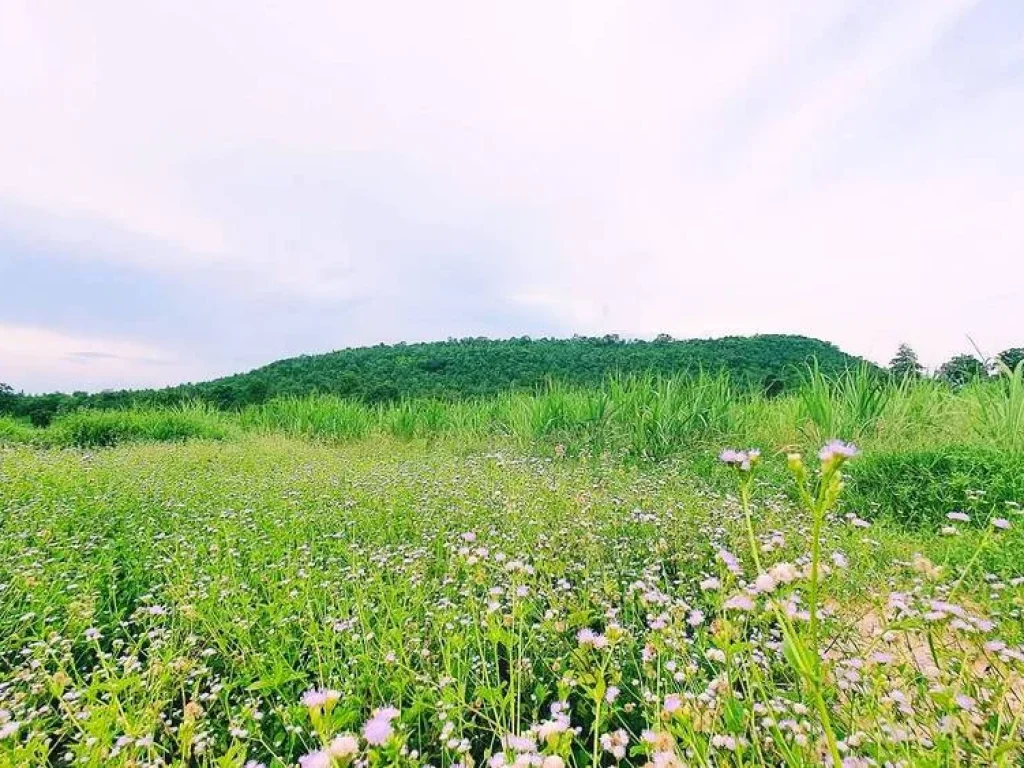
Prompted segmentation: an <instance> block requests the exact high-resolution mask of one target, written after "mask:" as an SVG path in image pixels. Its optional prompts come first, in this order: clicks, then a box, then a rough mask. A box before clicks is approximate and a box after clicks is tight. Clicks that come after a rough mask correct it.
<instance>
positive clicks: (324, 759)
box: [299, 749, 331, 768]
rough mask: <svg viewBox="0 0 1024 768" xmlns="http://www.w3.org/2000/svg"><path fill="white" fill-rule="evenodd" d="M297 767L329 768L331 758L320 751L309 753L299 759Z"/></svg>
mask: <svg viewBox="0 0 1024 768" xmlns="http://www.w3.org/2000/svg"><path fill="white" fill-rule="evenodd" d="M299 765H300V766H302V768H331V756H330V755H329V754H327V753H326V752H324V751H323V750H322V749H318V750H317V751H316V752H310V753H309V754H308V755H303V756H302V757H300V758H299Z"/></svg>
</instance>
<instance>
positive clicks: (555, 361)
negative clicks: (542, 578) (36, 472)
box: [0, 335, 863, 424]
mask: <svg viewBox="0 0 1024 768" xmlns="http://www.w3.org/2000/svg"><path fill="white" fill-rule="evenodd" d="M812 360H817V361H818V364H819V365H820V367H821V369H822V370H823V371H825V372H836V371H839V370H842V369H844V368H847V367H849V366H850V365H855V364H859V363H861V362H863V361H862V360H860V358H856V357H853V356H851V355H848V354H846V353H844V352H842V351H841V350H840V349H839V348H837V347H836V346H835V345H833V344H829V343H827V342H824V341H820V340H818V339H810V338H806V337H803V336H784V335H762V336H751V337H739V336H733V337H726V338H720V339H690V340H687V341H676V340H673V339H671V338H669V337H664V336H663V337H659V338H658V339H656V340H655V341H624V340H622V339H620V338H618V337H617V336H604V337H601V338H583V337H574V338H572V339H529V338H516V339H506V340H492V339H458V340H450V341H441V342H429V343H423V344H394V345H383V344H381V345H378V346H374V347H362V348H357V349H345V350H341V351H338V352H331V353H328V354H323V355H303V356H301V357H294V358H290V359H287V360H279V361H277V362H275V363H271V364H270V365H267V366H264V367H263V368H257V369H256V370H254V371H249V372H248V373H241V374H237V375H234V376H227V377H225V378H221V379H214V380H212V381H206V382H200V383H196V384H183V385H180V386H176V387H168V388H166V389H159V390H122V391H109V392H101V393H97V394H92V395H85V394H75V395H64V394H51V395H39V396H31V397H27V396H13V397H10V396H9V397H7V398H6V400H5V401H3V402H0V411H6V412H8V413H11V414H13V415H15V416H22V417H28V418H30V419H31V420H32V421H33V422H35V423H37V424H45V423H47V422H48V421H49V420H50V418H52V416H53V415H54V414H56V413H58V412H63V411H68V410H75V409H77V408H81V407H93V408H118V407H123V406H126V405H130V404H133V403H135V404H139V403H141V404H150V405H173V404H176V403H180V402H183V401H186V400H202V401H205V402H208V403H211V404H213V405H216V406H217V407H219V408H238V407H242V406H245V405H250V404H253V403H260V402H264V401H266V400H269V399H272V398H274V397H281V396H290V395H308V394H314V393H330V394H336V395H341V396H343V397H351V398H354V399H358V400H361V401H363V402H368V403H374V402H386V401H390V400H396V399H400V398H405V397H438V398H446V399H450V398H464V397H473V396H477V395H487V394H493V393H495V392H500V391H504V390H508V389H531V388H536V387H538V386H542V385H543V384H544V383H545V382H546V381H547V380H549V379H553V380H557V381H561V382H565V383H570V384H583V385H587V384H598V383H600V382H602V381H603V380H604V379H606V378H607V377H608V376H610V375H614V374H636V373H655V374H679V373H686V372H697V371H699V370H704V371H708V372H715V371H725V372H727V373H729V375H730V376H732V377H733V379H734V380H736V381H737V382H738V383H741V384H743V385H746V386H752V387H758V388H766V389H768V390H770V391H781V390H783V389H786V388H788V387H789V386H791V385H792V384H793V383H794V382H795V381H797V380H798V379H799V377H801V376H802V374H803V372H804V370H805V367H806V365H807V363H809V362H810V361H812Z"/></svg>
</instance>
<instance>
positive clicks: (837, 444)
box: [818, 440, 860, 463]
mask: <svg viewBox="0 0 1024 768" xmlns="http://www.w3.org/2000/svg"><path fill="white" fill-rule="evenodd" d="M858 453H860V451H858V450H857V446H855V445H854V444H853V443H844V442H843V441H842V440H829V441H828V442H827V443H825V445H824V446H823V447H822V449H821V450H820V451H818V458H819V459H821V461H822V462H823V463H829V462H832V461H837V460H838V461H845V460H846V459H852V458H853V457H854V456H856V455H857V454H858Z"/></svg>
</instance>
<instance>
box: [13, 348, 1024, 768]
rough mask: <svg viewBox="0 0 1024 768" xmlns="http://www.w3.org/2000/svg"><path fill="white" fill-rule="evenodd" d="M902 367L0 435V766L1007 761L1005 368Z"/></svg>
mask: <svg viewBox="0 0 1024 768" xmlns="http://www.w3.org/2000/svg"><path fill="white" fill-rule="evenodd" d="M903 360H904V365H903V367H904V370H903V372H902V373H901V374H900V375H898V376H896V375H889V376H880V375H879V373H878V371H877V369H875V368H873V367H871V366H868V365H858V366H853V367H849V366H846V367H842V368H840V369H839V370H838V371H836V370H829V369H827V368H825V367H824V366H822V365H821V364H820V363H819V362H818V361H817V360H815V361H813V362H812V363H811V364H810V365H807V366H804V367H803V368H802V369H800V370H798V371H794V372H793V378H792V379H791V380H790V383H789V384H788V385H787V387H786V388H785V389H784V390H783V391H781V392H776V391H769V392H766V391H765V389H764V388H763V387H761V386H754V387H751V386H749V382H747V381H744V380H743V379H742V378H736V377H734V376H730V375H729V374H727V373H725V372H701V371H697V372H692V371H689V372H684V373H678V374H676V375H670V376H667V375H657V374H651V373H644V374H638V375H623V374H619V375H610V376H607V377H605V378H603V379H600V380H599V382H598V384H596V385H595V384H589V383H588V384H573V383H567V382H561V381H558V380H552V381H548V382H546V383H544V384H543V385H542V386H540V387H539V388H536V389H534V390H532V391H531V389H530V388H524V389H519V390H509V391H505V392H500V393H497V394H481V395H476V396H470V397H462V398H453V397H446V396H434V397H406V398H401V399H399V400H396V401H389V402H364V401H362V400H360V399H357V398H352V397H342V396H339V395H337V394H317V395H305V396H301V397H298V396H295V397H291V396H283V397H275V398H273V399H270V400H268V401H267V402H263V403H254V404H249V405H245V406H243V407H240V408H235V409H222V408H218V407H216V406H215V405H214V404H210V403H204V402H202V401H190V402H187V403H183V404H174V405H172V406H170V407H159V406H153V405H145V406H141V405H136V406H130V407H124V408H118V409H110V410H100V409H95V408H84V409H78V410H73V411H68V412H65V413H61V414H59V415H57V417H56V418H54V419H53V420H52V422H51V423H50V424H49V425H47V426H45V427H33V426H31V425H30V424H29V423H28V422H27V421H26V420H25V419H20V418H10V417H0V768H7V766H11V767H12V768H13V766H22V765H76V766H87V767H95V768H99V767H100V766H133V767H139V766H153V767H154V768H155V767H157V766H170V765H176V766H177V765H180V766H197V768H199V767H201V768H259V766H269V767H270V768H284V767H285V766H292V767H294V766H295V765H296V762H298V763H299V765H300V766H301V768H357V767H359V766H366V767H367V768H383V767H384V766H407V767H408V768H427V766H434V768H482V766H484V765H486V766H488V768H503V767H504V766H516V765H519V766H539V767H540V768H585V767H589V768H602V767H603V768H613V767H615V768H618V767H619V766H622V767H623V768H626V767H630V766H644V767H645V768H691V767H693V766H700V768H711V767H712V766H733V768H745V767H746V766H757V767H758V768H767V766H777V765H785V766H788V767H789V768H805V767H806V768H810V766H818V765H833V766H837V767H838V766H842V768H869V767H871V766H890V765H891V766H934V767H935V768H938V767H939V766H970V765H978V766H981V765H985V766H989V765H991V766H1005V767H1006V768H1010V766H1013V765H1020V764H1021V760H1022V759H1024V738H1022V736H1024V729H1022V724H1024V706H1022V704H1021V702H1022V691H1024V684H1022V680H1024V623H1022V619H1021V616H1022V612H1021V611H1022V607H1024V563H1022V561H1021V558H1020V556H1019V553H1020V549H1021V547H1022V546H1024V508H1022V503H1024V362H1018V364H1017V366H1016V368H1015V369H1014V370H1012V371H1011V370H1010V369H1009V368H1007V367H1006V366H1005V365H1004V366H1003V367H1001V368H1000V369H999V370H998V372H997V373H996V375H990V374H989V372H988V371H987V370H985V369H982V371H981V372H976V375H975V374H972V375H969V376H966V377H962V376H960V373H961V372H962V371H964V370H966V368H967V367H966V366H963V367H957V371H958V373H957V375H956V380H955V381H954V380H952V379H946V378H943V379H937V378H928V377H924V376H922V375H920V371H919V370H917V369H916V368H915V366H914V361H913V359H912V357H911V356H910V355H907V354H904V355H903ZM1004 363H1005V361H1004ZM950 370H952V369H950ZM833 438H841V441H835V440H833ZM850 441H855V442H856V443H857V445H858V446H859V450H858V449H856V448H854V447H853V446H852V445H851V444H850ZM728 446H740V447H745V446H755V447H757V448H760V449H761V451H760V452H759V451H753V450H742V451H738V450H725V451H723V450H722V449H723V448H726V447H728ZM823 446H824V447H823Z"/></svg>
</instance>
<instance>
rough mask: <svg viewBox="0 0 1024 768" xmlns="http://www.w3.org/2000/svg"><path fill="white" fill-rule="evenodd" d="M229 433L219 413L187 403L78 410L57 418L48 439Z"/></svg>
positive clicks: (102, 440)
mask: <svg viewBox="0 0 1024 768" xmlns="http://www.w3.org/2000/svg"><path fill="white" fill-rule="evenodd" d="M227 436H228V430H227V429H226V427H225V426H224V423H223V421H222V419H221V417H220V416H219V415H218V414H216V413H215V412H213V411H211V410H209V409H208V408H205V407H202V406H186V407H182V408H173V409H167V410H123V411H88V410H83V411H75V412H74V413H70V414H67V415H65V416H61V417H59V418H58V419H57V420H56V421H54V422H53V424H52V425H51V426H50V428H49V435H48V438H49V440H48V441H49V442H51V443H52V444H54V445H58V446H77V447H79V448H99V447H104V446H111V445H117V444H118V443H123V442H132V441H140V440H153V441H161V442H173V441H180V440H188V439H193V438H199V439H207V440H221V439H223V438H225V437H227Z"/></svg>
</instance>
